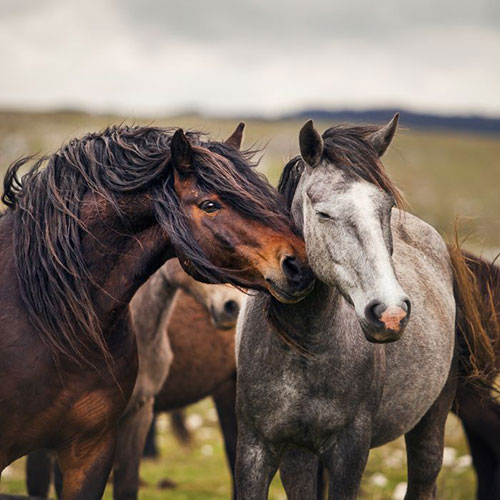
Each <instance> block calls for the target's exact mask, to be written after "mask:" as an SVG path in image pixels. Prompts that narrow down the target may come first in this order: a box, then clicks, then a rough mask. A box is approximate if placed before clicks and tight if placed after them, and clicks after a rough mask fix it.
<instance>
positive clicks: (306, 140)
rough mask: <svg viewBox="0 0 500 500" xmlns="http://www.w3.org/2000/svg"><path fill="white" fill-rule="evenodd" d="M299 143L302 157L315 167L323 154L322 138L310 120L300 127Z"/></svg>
mask: <svg viewBox="0 0 500 500" xmlns="http://www.w3.org/2000/svg"><path fill="white" fill-rule="evenodd" d="M299 144H300V155H301V156H302V159H303V160H304V161H305V162H306V163H307V164H308V165H310V166H311V167H315V166H316V165H317V164H318V163H319V162H320V160H321V156H322V155H323V139H322V138H321V135H319V132H318V131H317V130H316V129H315V128H314V125H313V121H312V120H309V121H308V122H306V123H305V125H304V126H303V127H302V128H301V129H300V134H299Z"/></svg>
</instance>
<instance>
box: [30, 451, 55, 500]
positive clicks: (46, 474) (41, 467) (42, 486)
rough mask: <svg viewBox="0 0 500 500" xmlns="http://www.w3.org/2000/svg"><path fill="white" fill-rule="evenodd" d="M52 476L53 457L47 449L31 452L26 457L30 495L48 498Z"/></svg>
mask: <svg viewBox="0 0 500 500" xmlns="http://www.w3.org/2000/svg"><path fill="white" fill-rule="evenodd" d="M51 476H52V457H51V455H50V453H49V452H48V451H47V450H38V451H34V452H33V453H30V454H29V455H28V458H27V459H26V486H27V488H28V495H32V496H35V497H40V498H48V496H49V489H50V479H51Z"/></svg>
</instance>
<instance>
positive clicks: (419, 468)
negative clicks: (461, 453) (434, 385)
mask: <svg viewBox="0 0 500 500" xmlns="http://www.w3.org/2000/svg"><path fill="white" fill-rule="evenodd" d="M455 393H456V377H455V376H454V370H453V369H452V370H451V371H450V375H449V377H448V381H447V382H446V384H445V386H444V388H443V390H442V391H441V394H440V395H439V396H438V398H437V399H436V401H434V403H433V405H432V406H431V407H430V409H429V410H428V411H427V413H426V414H425V415H424V416H423V417H422V419H421V420H420V422H419V423H418V424H417V425H416V426H415V427H414V428H413V429H412V430H411V431H409V432H408V433H406V434H405V441H406V455H407V459H408V490H407V492H406V496H405V500H434V499H435V498H436V495H437V486H436V479H437V476H438V474H439V471H440V470H441V465H442V462H443V449H444V427H445V424H446V418H447V417H448V413H449V411H450V409H451V404H452V401H453V398H454V396H455Z"/></svg>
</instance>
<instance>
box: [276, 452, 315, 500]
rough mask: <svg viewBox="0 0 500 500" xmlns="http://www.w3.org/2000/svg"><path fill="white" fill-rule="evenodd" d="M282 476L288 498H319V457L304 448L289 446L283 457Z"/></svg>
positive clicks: (300, 499)
mask: <svg viewBox="0 0 500 500" xmlns="http://www.w3.org/2000/svg"><path fill="white" fill-rule="evenodd" d="M280 476H281V482H282V483H283V487H284V488H285V492H286V495H287V498H288V499H289V500H303V499H304V498H310V499H314V498H317V493H316V492H317V481H318V457H317V456H316V455H314V454H313V453H311V452H310V451H308V450H305V449H302V448H288V449H287V450H286V451H285V453H284V454H283V456H282V458H281V464H280Z"/></svg>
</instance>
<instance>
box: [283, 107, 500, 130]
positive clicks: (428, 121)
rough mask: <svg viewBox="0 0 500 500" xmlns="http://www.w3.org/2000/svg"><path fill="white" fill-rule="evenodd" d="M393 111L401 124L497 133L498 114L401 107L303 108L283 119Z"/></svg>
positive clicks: (363, 117)
mask: <svg viewBox="0 0 500 500" xmlns="http://www.w3.org/2000/svg"><path fill="white" fill-rule="evenodd" d="M397 111H399V112H400V114H401V119H400V123H401V125H402V126H403V127H405V126H406V127H410V128H426V129H428V128H433V129H437V128H439V129H448V130H460V131H464V132H479V133H493V134H498V133H500V118H486V117H483V116H476V115H469V116H465V115H463V116H453V115H434V114H430V113H416V112H413V111H407V110H405V109H390V108H385V109H368V110H360V111H353V110H348V109H342V110H326V109H305V110H303V111H299V112H297V113H293V114H288V115H286V116H283V118H284V119H308V118H312V119H313V120H322V121H327V122H363V123H384V122H387V121H388V120H390V119H391V118H392V116H393V115H394V113H396V112H397Z"/></svg>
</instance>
